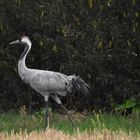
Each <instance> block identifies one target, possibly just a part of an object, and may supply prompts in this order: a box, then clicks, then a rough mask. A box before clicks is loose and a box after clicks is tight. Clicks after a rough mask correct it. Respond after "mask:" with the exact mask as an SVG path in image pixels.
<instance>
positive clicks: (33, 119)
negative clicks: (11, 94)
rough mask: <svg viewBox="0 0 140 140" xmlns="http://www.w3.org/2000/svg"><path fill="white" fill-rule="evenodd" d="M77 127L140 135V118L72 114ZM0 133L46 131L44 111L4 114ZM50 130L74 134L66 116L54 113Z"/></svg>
mask: <svg viewBox="0 0 140 140" xmlns="http://www.w3.org/2000/svg"><path fill="white" fill-rule="evenodd" d="M71 115H72V117H73V119H74V121H75V123H76V126H77V127H78V129H79V131H80V132H84V131H91V130H94V129H99V130H103V129H110V130H112V131H116V132H118V131H124V132H126V133H129V132H131V133H133V134H137V133H140V121H139V117H136V116H135V115H134V114H133V115H131V116H129V117H128V118H124V117H121V116H118V115H108V114H102V113H93V114H91V113H90V114H86V115H85V114H81V113H71ZM0 122H1V123H0V131H1V132H9V133H10V132H11V131H13V132H19V131H22V132H23V131H26V132H28V133H29V132H31V131H33V130H34V131H35V130H36V131H42V130H44V110H42V111H40V112H36V113H34V114H32V115H27V114H26V113H25V112H24V113H23V112H22V114H21V113H15V112H10V113H4V114H1V115H0ZM50 128H53V129H54V128H55V129H57V130H62V131H63V132H65V133H70V134H72V133H74V129H73V127H72V125H71V123H70V121H69V120H68V118H67V117H66V115H65V114H61V115H59V114H58V113H53V116H52V117H50Z"/></svg>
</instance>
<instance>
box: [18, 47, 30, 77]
mask: <svg viewBox="0 0 140 140" xmlns="http://www.w3.org/2000/svg"><path fill="white" fill-rule="evenodd" d="M30 49H31V46H29V45H25V48H24V51H23V53H22V54H21V56H20V59H19V62H18V72H19V75H20V76H21V75H23V74H24V73H25V72H26V71H27V70H28V68H27V67H26V63H25V60H26V56H27V54H28V52H29V51H30Z"/></svg>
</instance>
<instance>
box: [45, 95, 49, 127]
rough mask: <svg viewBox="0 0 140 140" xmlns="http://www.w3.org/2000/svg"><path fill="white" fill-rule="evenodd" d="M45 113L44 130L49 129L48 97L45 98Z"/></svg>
mask: <svg viewBox="0 0 140 140" xmlns="http://www.w3.org/2000/svg"><path fill="white" fill-rule="evenodd" d="M45 104H46V113H45V129H46V128H48V127H49V115H48V97H46V96H45Z"/></svg>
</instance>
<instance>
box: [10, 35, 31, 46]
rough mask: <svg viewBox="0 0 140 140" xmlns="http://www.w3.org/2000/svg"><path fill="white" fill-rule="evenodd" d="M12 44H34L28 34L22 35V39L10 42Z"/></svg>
mask: <svg viewBox="0 0 140 140" xmlns="http://www.w3.org/2000/svg"><path fill="white" fill-rule="evenodd" d="M12 44H23V45H28V46H31V45H32V43H31V41H30V39H29V37H27V36H22V37H21V38H20V39H18V40H15V41H13V42H11V43H10V45H12Z"/></svg>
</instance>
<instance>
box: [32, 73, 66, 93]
mask: <svg viewBox="0 0 140 140" xmlns="http://www.w3.org/2000/svg"><path fill="white" fill-rule="evenodd" d="M67 82H68V78H67V76H66V75H64V74H61V73H57V72H51V71H36V72H34V73H33V74H32V75H31V76H30V86H31V87H32V88H34V89H35V90H37V91H40V92H64V91H65V86H66V83H67Z"/></svg>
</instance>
